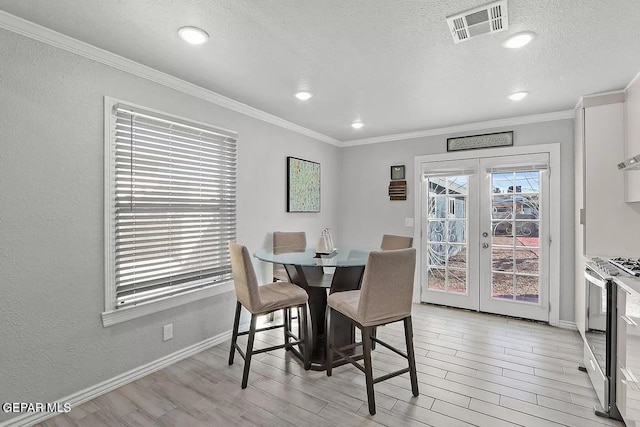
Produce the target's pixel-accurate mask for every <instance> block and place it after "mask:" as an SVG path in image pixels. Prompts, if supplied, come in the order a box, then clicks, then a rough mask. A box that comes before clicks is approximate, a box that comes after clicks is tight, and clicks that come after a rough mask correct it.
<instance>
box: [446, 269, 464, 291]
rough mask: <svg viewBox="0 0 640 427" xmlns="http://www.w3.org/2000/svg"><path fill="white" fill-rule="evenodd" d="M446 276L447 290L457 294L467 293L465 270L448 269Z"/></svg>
mask: <svg viewBox="0 0 640 427" xmlns="http://www.w3.org/2000/svg"><path fill="white" fill-rule="evenodd" d="M448 273H449V274H448V277H447V292H453V293H457V294H466V293H467V271H466V270H456V269H453V268H451V269H449V270H448Z"/></svg>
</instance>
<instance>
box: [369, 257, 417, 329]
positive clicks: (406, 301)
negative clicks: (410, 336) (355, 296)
mask: <svg viewBox="0 0 640 427" xmlns="http://www.w3.org/2000/svg"><path fill="white" fill-rule="evenodd" d="M415 268H416V250H415V248H408V249H396V250H389V251H374V252H370V253H369V258H368V260H367V266H366V267H365V269H364V276H363V278H362V288H361V291H360V301H359V303H358V317H360V319H362V321H363V323H364V324H367V323H375V322H383V321H385V320H387V319H392V318H398V317H404V316H408V315H410V314H411V303H412V300H413V278H414V272H415Z"/></svg>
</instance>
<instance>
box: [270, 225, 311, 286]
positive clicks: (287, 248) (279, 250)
mask: <svg viewBox="0 0 640 427" xmlns="http://www.w3.org/2000/svg"><path fill="white" fill-rule="evenodd" d="M305 249H307V235H306V234H305V232H304V231H274V232H273V253H274V254H284V253H288V252H304V251H305ZM273 277H274V279H279V280H288V276H287V272H286V271H285V269H284V265H282V264H273Z"/></svg>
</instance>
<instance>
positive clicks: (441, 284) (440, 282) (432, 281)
mask: <svg viewBox="0 0 640 427" xmlns="http://www.w3.org/2000/svg"><path fill="white" fill-rule="evenodd" d="M445 272H446V270H445V269H444V268H430V269H429V274H428V277H427V285H428V288H429V289H432V290H437V291H444V290H445V289H446V276H445Z"/></svg>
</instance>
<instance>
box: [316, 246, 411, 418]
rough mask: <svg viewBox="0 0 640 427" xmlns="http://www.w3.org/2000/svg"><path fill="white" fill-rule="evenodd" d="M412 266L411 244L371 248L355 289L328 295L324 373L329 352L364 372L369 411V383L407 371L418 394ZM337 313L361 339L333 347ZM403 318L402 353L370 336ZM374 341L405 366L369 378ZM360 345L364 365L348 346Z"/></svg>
mask: <svg viewBox="0 0 640 427" xmlns="http://www.w3.org/2000/svg"><path fill="white" fill-rule="evenodd" d="M415 266H416V250H415V249H414V248H409V249H398V250H390V251H379V252H371V253H370V254H369V258H368V260H367V265H366V267H365V270H364V276H363V278H362V287H361V288H360V290H357V291H345V292H335V293H333V294H331V295H329V298H328V299H327V305H328V306H329V316H328V319H329V326H328V334H327V361H326V363H327V376H331V373H332V369H333V363H334V360H333V354H334V353H336V354H337V355H339V356H340V357H341V358H342V360H346V361H347V362H350V363H352V364H353V365H355V366H356V367H357V368H358V369H360V370H361V371H362V372H364V375H365V382H366V385H367V399H368V401H369V413H370V414H371V415H374V414H375V413H376V403H375V396H374V393H373V384H375V383H377V382H380V381H384V380H386V379H389V378H392V377H395V376H398V375H402V374H404V373H406V372H409V376H410V378H411V390H412V392H413V395H414V396H418V394H419V391H418V377H417V374H416V361H415V355H414V351H413V328H412V324H411V302H412V300H413V276H414V271H415ZM336 312H338V313H340V314H342V315H344V316H346V317H347V318H348V319H350V320H351V322H352V323H353V324H354V325H355V326H357V327H358V329H360V332H361V334H362V342H360V343H356V345H354V344H350V345H348V346H345V347H342V348H335V347H334V345H333V335H334V333H335V331H334V327H333V325H332V324H333V322H332V318H333V317H334V316H336V315H337V313H336ZM400 321H402V322H404V336H405V343H406V353H405V352H403V351H402V350H399V349H397V348H394V347H392V346H390V345H389V344H387V343H385V342H383V341H381V340H379V339H378V338H376V337H374V336H372V330H373V328H374V327H376V326H381V325H385V324H387V323H393V322H400ZM372 342H376V343H378V344H380V345H382V346H384V347H386V348H388V349H389V350H392V351H393V352H395V353H397V354H399V355H400V356H403V357H405V358H406V359H407V361H408V364H409V366H408V367H407V368H404V369H400V370H398V371H395V372H392V373H389V374H387V375H383V376H381V377H378V378H373V369H372V366H371V345H372ZM359 345H362V358H363V359H364V367H363V366H362V365H361V364H360V363H358V362H357V361H356V360H355V359H354V358H353V357H352V356H351V355H349V354H348V352H349V351H350V350H352V349H353V348H355V347H356V346H359Z"/></svg>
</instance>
